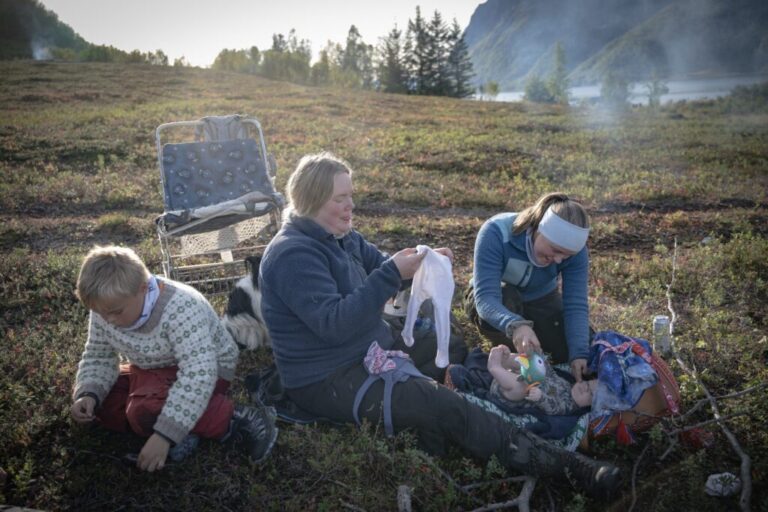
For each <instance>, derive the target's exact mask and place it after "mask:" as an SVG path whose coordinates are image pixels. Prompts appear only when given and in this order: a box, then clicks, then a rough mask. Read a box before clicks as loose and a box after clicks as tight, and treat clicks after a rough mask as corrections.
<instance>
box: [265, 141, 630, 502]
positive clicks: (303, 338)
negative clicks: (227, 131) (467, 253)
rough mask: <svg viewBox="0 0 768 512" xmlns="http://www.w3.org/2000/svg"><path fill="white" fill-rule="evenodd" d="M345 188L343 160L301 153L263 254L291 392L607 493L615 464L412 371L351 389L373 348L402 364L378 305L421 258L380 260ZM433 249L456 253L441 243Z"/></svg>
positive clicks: (330, 413)
mask: <svg viewBox="0 0 768 512" xmlns="http://www.w3.org/2000/svg"><path fill="white" fill-rule="evenodd" d="M352 193H353V187H352V171H351V170H350V168H349V166H348V164H346V162H344V161H342V160H339V159H338V158H336V157H335V156H333V155H331V154H330V153H321V154H317V155H308V156H305V157H304V158H302V160H301V161H300V162H299V164H298V166H297V168H296V170H295V171H294V172H293V174H292V175H291V177H290V179H289V180H288V188H287V195H288V199H289V202H290V205H289V209H288V211H289V214H288V215H287V217H286V219H285V222H284V223H283V226H282V228H281V229H280V231H279V232H278V234H277V235H275V237H274V238H273V240H272V241H271V242H270V244H269V246H268V247H267V249H266V250H265V252H264V255H263V258H262V261H261V265H260V270H259V280H260V289H261V292H262V302H261V308H262V313H263V316H264V320H265V322H266V324H267V327H268V329H269V332H270V337H271V340H272V348H273V353H274V356H275V361H276V363H277V368H278V371H279V373H280V376H281V379H282V381H283V384H284V386H285V389H286V393H287V395H288V397H289V398H290V399H291V400H292V401H293V402H295V403H296V405H298V406H299V407H300V408H301V409H304V410H306V411H308V412H310V413H312V414H314V415H317V416H321V417H325V418H328V419H330V420H333V421H336V422H348V423H352V422H354V421H356V420H357V419H358V417H361V418H363V419H367V420H368V421H369V422H371V423H374V424H378V423H380V422H382V421H383V422H384V423H385V426H387V422H389V424H390V426H393V427H394V432H399V431H402V430H404V429H408V428H412V429H414V430H415V432H416V433H417V435H418V437H419V440H420V441H421V443H422V446H423V447H424V448H425V449H427V450H428V451H430V452H432V453H444V452H445V450H446V449H447V447H448V446H449V445H458V446H459V447H461V448H463V449H464V450H466V451H467V452H468V453H470V454H472V455H473V456H476V457H478V458H481V459H488V458H489V457H490V456H491V455H497V457H498V458H499V460H501V461H502V463H503V464H505V465H506V466H507V467H508V468H510V469H513V470H515V471H517V472H523V473H526V474H529V475H534V476H544V477H556V478H560V479H566V475H570V477H571V478H573V479H574V480H575V481H576V482H579V483H580V484H581V485H582V486H583V487H584V488H585V490H586V491H587V492H590V493H591V494H595V495H601V496H604V495H606V494H609V493H610V492H612V491H614V490H615V488H616V487H617V485H618V483H619V470H618V468H616V467H615V466H613V465H611V464H609V463H605V462H599V461H594V460H592V459H590V458H587V457H584V456H582V455H579V454H575V453H571V452H568V451H565V450H562V449H560V448H557V447H555V446H553V445H551V444H549V443H547V442H544V441H542V440H541V439H540V438H538V437H536V436H535V435H533V434H531V433H529V432H527V431H524V430H519V429H517V428H516V427H514V426H513V425H511V424H510V423H507V422H505V421H503V420H502V419H501V418H500V417H499V416H497V415H495V414H493V413H490V412H487V411H485V410H483V409H482V408H480V407H478V406H476V405H474V404H472V403H470V402H469V401H467V400H466V399H464V398H463V396H462V395H460V394H458V393H456V392H454V391H452V390H450V389H448V388H446V387H444V386H440V385H438V384H437V382H436V381H434V380H432V379H430V378H425V377H424V376H423V375H418V372H414V371H412V370H409V372H407V375H406V378H405V380H399V379H398V380H396V381H395V383H394V386H393V387H391V388H388V389H389V391H388V393H389V394H388V399H385V392H386V391H385V389H386V386H385V382H384V380H383V379H379V380H375V379H374V380H373V384H372V385H370V387H368V388H367V391H364V392H363V393H364V394H362V397H358V396H357V395H358V391H359V390H360V388H361V386H363V384H364V383H366V382H367V381H368V382H367V383H368V384H370V380H371V379H369V372H371V369H370V368H371V366H370V365H368V364H364V359H366V360H367V359H368V356H370V354H371V350H372V349H377V347H376V346H377V345H378V349H381V350H382V351H383V352H381V351H380V352H378V354H379V355H382V354H383V355H386V356H387V357H392V360H393V365H394V360H396V362H397V365H396V366H397V369H400V368H401V366H400V364H401V363H402V362H403V360H402V358H400V359H398V355H397V354H393V353H392V352H390V350H391V349H397V350H407V349H406V347H405V346H404V343H403V342H402V339H398V340H395V339H394V337H393V336H392V332H391V330H390V328H389V326H388V324H386V323H385V322H384V321H383V320H382V310H383V308H384V304H385V302H386V301H387V300H388V299H389V298H390V297H392V296H394V295H395V294H396V293H397V291H398V290H399V288H400V286H401V283H402V281H403V280H405V279H410V278H412V277H413V275H414V273H415V272H416V270H417V269H418V267H419V265H420V263H421V258H422V256H420V255H418V254H417V253H416V250H415V249H413V248H409V249H404V250H402V251H400V252H398V253H396V254H395V255H393V256H392V257H387V255H385V254H383V253H381V252H380V251H379V250H378V249H377V248H376V247H375V246H374V245H372V244H371V243H369V242H367V241H366V240H365V239H364V238H363V237H362V236H361V235H360V234H359V233H358V232H356V231H354V230H353V229H352V210H353V208H354V202H353V200H352ZM438 252H441V253H442V254H445V255H447V256H449V257H451V256H452V254H451V252H450V250H448V249H439V250H438ZM414 347H415V345H414ZM432 357H434V352H432ZM367 362H368V361H366V363H367ZM416 366H418V363H416ZM373 375H374V373H373V372H371V373H370V376H373ZM364 389H365V388H364ZM387 407H388V409H387ZM388 413H389V414H390V417H389V418H388V417H387V415H388Z"/></svg>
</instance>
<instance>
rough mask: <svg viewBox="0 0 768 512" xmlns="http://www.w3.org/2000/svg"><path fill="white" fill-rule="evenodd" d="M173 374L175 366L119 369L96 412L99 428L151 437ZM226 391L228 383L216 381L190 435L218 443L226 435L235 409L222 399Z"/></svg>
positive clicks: (230, 403)
mask: <svg viewBox="0 0 768 512" xmlns="http://www.w3.org/2000/svg"><path fill="white" fill-rule="evenodd" d="M177 370H178V368H177V367H176V366H170V367H168V368H158V369H153V370H142V369H141V368H139V367H138V366H134V365H129V364H124V365H120V376H119V377H118V378H117V382H116V383H115V385H114V386H113V387H112V389H111V390H110V392H109V394H108V395H107V398H105V399H104V403H102V404H101V407H100V408H99V409H98V410H97V412H96V416H97V417H98V419H99V420H100V423H101V425H102V426H103V427H105V428H108V429H110V430H115V431H117V432H134V433H136V434H138V435H140V436H143V437H149V436H151V435H152V434H153V433H154V430H153V427H154V425H155V421H157V417H158V416H160V412H161V411H162V410H163V406H164V405H165V400H166V399H167V398H168V390H169V389H170V387H171V386H172V385H173V383H174V382H176V372H177ZM228 389H229V381H227V380H224V379H219V380H218V381H217V382H216V387H215V388H214V390H213V394H212V395H211V399H210V400H209V401H208V408H207V409H206V410H205V412H204V413H203V415H202V416H201V417H200V419H199V420H198V421H197V424H196V425H195V427H194V428H193V429H192V431H191V433H192V434H197V435H198V436H200V437H202V438H207V439H219V438H221V437H223V436H224V434H226V433H227V429H228V428H229V420H230V419H231V418H232V413H233V412H234V408H235V406H234V404H233V403H232V400H230V399H229V397H227V396H226V392H227V390H228Z"/></svg>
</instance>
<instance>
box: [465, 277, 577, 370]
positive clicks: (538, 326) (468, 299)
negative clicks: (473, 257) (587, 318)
mask: <svg viewBox="0 0 768 512" xmlns="http://www.w3.org/2000/svg"><path fill="white" fill-rule="evenodd" d="M501 300H502V303H503V304H504V307H505V308H507V309H508V310H510V311H511V312H512V313H517V314H518V315H520V316H522V317H523V318H525V319H526V320H530V321H532V322H533V332H535V333H536V336H537V337H538V338H539V343H541V348H542V350H543V351H544V352H545V353H548V354H550V356H551V359H550V360H551V361H552V363H553V364H558V363H567V362H569V361H568V344H567V343H566V341H565V328H564V326H563V297H562V295H560V290H558V289H555V290H553V291H552V293H548V294H547V295H545V296H543V297H541V298H539V299H536V300H532V301H530V302H523V298H522V296H521V295H520V292H519V291H517V289H516V288H515V287H514V286H508V285H507V284H506V283H502V285H501ZM464 309H465V311H466V313H467V316H468V317H469V319H470V320H471V321H472V322H473V323H474V324H475V325H476V326H477V328H478V329H479V330H480V332H481V333H482V334H483V335H484V336H485V337H487V338H488V339H489V340H490V341H491V342H492V343H493V344H494V345H507V346H509V347H510V348H511V349H512V350H515V348H514V346H513V345H512V340H511V339H509V338H507V336H506V334H505V333H503V332H501V331H499V330H498V329H496V328H495V327H493V326H492V325H491V324H489V323H488V322H486V321H485V320H483V319H482V318H480V315H478V314H477V309H476V307H475V294H474V289H473V288H472V285H470V286H469V287H468V288H467V291H466V292H465V294H464Z"/></svg>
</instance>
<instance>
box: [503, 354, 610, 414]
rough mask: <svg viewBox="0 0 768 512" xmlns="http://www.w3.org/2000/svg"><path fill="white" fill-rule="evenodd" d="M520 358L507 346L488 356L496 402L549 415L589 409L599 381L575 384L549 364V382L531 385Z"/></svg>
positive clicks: (547, 377)
mask: <svg viewBox="0 0 768 512" xmlns="http://www.w3.org/2000/svg"><path fill="white" fill-rule="evenodd" d="M517 355H518V354H513V353H511V352H510V350H509V347H507V346H506V345H498V346H496V347H493V348H492V349H491V352H490V354H489V355H488V371H489V372H490V373H491V375H492V376H493V383H492V384H491V389H490V394H491V396H492V397H493V398H497V399H499V400H501V401H504V402H507V403H509V405H511V406H512V407H521V406H525V405H533V406H535V407H538V408H539V409H541V411H542V412H544V413H545V414H548V415H566V414H572V413H574V412H575V411H577V410H579V409H581V408H583V407H589V406H591V404H592V394H593V393H594V391H595V389H596V388H597V380H596V379H595V380H586V381H581V382H576V383H575V384H572V383H571V382H569V381H568V380H566V379H565V378H563V377H561V376H559V375H558V374H557V373H556V372H555V371H554V370H553V369H552V366H551V365H550V364H549V363H545V365H546V378H545V379H544V380H543V382H541V383H536V384H529V383H528V382H527V381H526V379H525V378H524V377H523V376H522V375H521V374H520V363H518V362H517V361H516V360H515V357H516V356H517Z"/></svg>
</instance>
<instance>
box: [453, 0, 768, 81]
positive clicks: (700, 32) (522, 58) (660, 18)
mask: <svg viewBox="0 0 768 512" xmlns="http://www.w3.org/2000/svg"><path fill="white" fill-rule="evenodd" d="M767 27H768V2H767V1H765V0H487V1H486V2H485V3H483V4H481V5H480V6H478V8H477V9H476V10H475V12H474V14H473V15H472V18H471V20H470V23H469V25H468V26H467V29H466V31H465V38H466V41H467V44H468V45H469V52H470V55H471V58H472V62H473V65H474V70H475V74H476V81H477V83H484V82H488V81H490V80H494V81H496V82H498V83H499V84H500V85H501V87H502V89H512V88H519V87H521V86H522V85H523V83H524V81H525V79H526V78H527V77H528V76H530V74H532V73H536V74H539V75H540V76H545V75H547V74H548V73H549V72H550V70H551V67H552V60H553V59H552V50H553V48H554V46H555V44H556V43H557V42H558V41H561V42H562V43H563V45H564V47H565V51H566V60H567V69H568V71H569V73H570V76H569V78H570V79H571V81H572V83H574V84H589V83H598V82H600V80H601V79H602V77H603V76H604V74H605V72H606V71H607V70H609V69H611V70H614V71H619V72H621V73H623V74H624V76H625V77H626V78H628V79H630V80H641V79H645V78H648V77H650V75H651V74H652V73H653V72H654V71H655V72H657V73H659V74H660V75H661V76H663V77H666V78H683V77H691V76H702V75H710V76H716V75H724V74H731V73H753V72H768V30H766V28H767Z"/></svg>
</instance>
